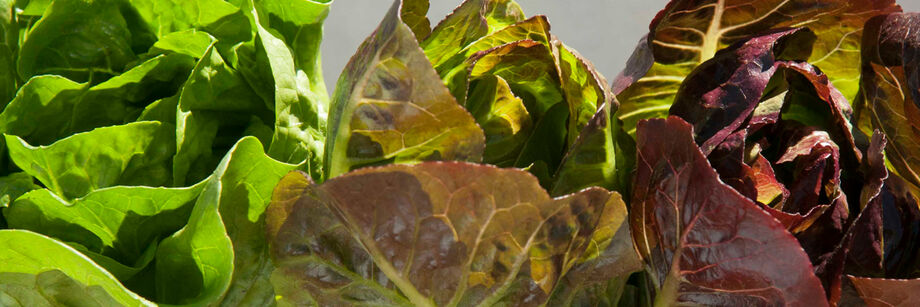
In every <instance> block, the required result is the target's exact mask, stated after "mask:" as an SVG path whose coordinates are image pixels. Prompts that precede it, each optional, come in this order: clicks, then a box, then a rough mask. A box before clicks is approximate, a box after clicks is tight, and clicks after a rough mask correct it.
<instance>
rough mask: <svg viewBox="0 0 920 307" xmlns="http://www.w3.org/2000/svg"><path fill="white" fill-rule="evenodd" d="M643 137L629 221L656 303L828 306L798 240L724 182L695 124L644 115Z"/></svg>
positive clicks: (672, 118) (640, 135)
mask: <svg viewBox="0 0 920 307" xmlns="http://www.w3.org/2000/svg"><path fill="white" fill-rule="evenodd" d="M638 136H639V139H638V142H637V143H638V150H639V161H638V162H637V170H636V179H635V181H634V183H633V196H632V203H631V205H632V211H631V212H630V226H631V228H632V230H633V237H634V238H635V242H636V244H637V246H638V248H639V251H640V253H641V254H643V255H644V258H645V259H646V262H647V263H648V266H649V272H650V273H651V275H652V277H653V280H654V282H655V284H656V286H657V287H658V288H659V291H658V293H657V297H656V298H655V301H656V302H655V303H656V305H659V304H660V306H664V305H674V304H699V305H802V306H824V305H827V301H826V300H825V299H824V297H823V296H822V295H815V293H822V288H821V283H820V282H819V281H818V279H817V278H816V277H815V275H814V273H813V268H812V266H811V263H810V262H809V260H808V257H807V256H806V255H805V253H804V252H803V251H802V249H801V247H800V246H799V243H798V242H797V241H796V240H795V238H794V237H792V235H790V234H789V232H787V231H786V230H785V229H783V225H781V224H780V223H779V222H777V221H776V220H775V219H773V218H772V217H770V216H769V215H768V214H767V213H766V212H764V211H763V210H761V209H760V208H758V207H757V205H756V204H755V203H754V202H752V201H751V200H749V199H747V198H745V197H744V196H742V195H741V194H739V193H738V192H736V191H735V190H734V189H732V188H731V187H729V186H727V185H725V184H724V183H722V182H721V181H719V179H718V174H717V173H716V171H715V170H714V169H713V168H712V167H711V166H710V165H709V163H708V162H707V161H706V158H705V157H704V156H703V153H702V152H701V151H700V149H699V148H698V147H697V146H696V143H695V142H694V141H693V130H692V127H691V126H690V124H688V123H686V122H684V121H683V120H681V119H680V118H677V117H670V118H668V119H667V120H664V119H655V120H649V121H644V122H642V123H640V125H639V130H638ZM777 255H783V256H782V257H777Z"/></svg>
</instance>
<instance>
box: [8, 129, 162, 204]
mask: <svg viewBox="0 0 920 307" xmlns="http://www.w3.org/2000/svg"><path fill="white" fill-rule="evenodd" d="M172 131H173V128H172V125H168V124H161V123H159V122H136V123H131V124H127V125H122V126H112V127H105V128H98V129H95V130H93V131H90V132H84V133H79V134H75V135H73V136H71V137H68V138H65V139H63V140H60V141H58V142H55V143H54V144H51V145H48V146H38V147H33V146H31V145H29V144H28V143H26V142H25V141H23V140H22V139H21V138H19V137H17V136H12V135H5V137H6V143H7V146H8V150H9V154H10V158H12V160H13V162H15V163H16V165H18V166H19V167H20V168H21V169H22V170H23V171H25V172H26V173H27V174H29V175H31V176H34V177H35V178H36V179H38V181H40V182H41V183H42V184H44V185H45V186H46V187H48V188H49V189H50V190H51V191H53V192H54V193H55V194H57V195H59V196H61V197H63V198H65V199H73V198H78V197H81V196H83V195H86V194H87V193H89V192H92V191H94V190H97V189H101V188H105V187H110V186H115V185H146V186H159V185H164V184H167V183H168V182H169V181H168V179H169V177H170V176H169V174H170V168H169V159H170V158H171V157H172V153H173V152H174V150H173V148H174V147H172V146H173V145H172Z"/></svg>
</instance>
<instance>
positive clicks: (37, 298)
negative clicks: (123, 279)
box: [0, 230, 154, 306]
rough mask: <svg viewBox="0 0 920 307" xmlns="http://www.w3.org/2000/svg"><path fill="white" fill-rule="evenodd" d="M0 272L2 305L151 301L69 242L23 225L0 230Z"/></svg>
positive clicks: (142, 304) (133, 302) (129, 303)
mask: <svg viewBox="0 0 920 307" xmlns="http://www.w3.org/2000/svg"><path fill="white" fill-rule="evenodd" d="M0 277H2V278H0V303H2V304H3V305H12V306H17V305H21V306H58V305H72V304H76V305H80V304H84V303H89V302H93V303H94V304H99V305H110V304H119V305H125V306H154V304H153V303H151V302H148V301H147V300H144V299H143V298H141V297H140V296H138V295H137V294H134V293H132V292H131V291H128V289H125V287H124V286H122V285H121V284H120V283H118V281H117V280H115V278H114V277H112V275H111V274H109V273H108V272H106V271H105V270H104V269H103V268H101V267H99V266H98V265H96V264H95V263H93V261H91V260H90V259H89V258H86V256H83V255H81V254H80V253H79V252H77V251H76V250H74V249H73V248H71V247H69V246H67V245H65V244H63V243H61V242H59V241H56V240H53V239H51V238H48V237H46V236H43V235H40V234H36V233H33V232H30V231H26V230H0ZM87 301H89V302H87ZM91 304H92V303H91Z"/></svg>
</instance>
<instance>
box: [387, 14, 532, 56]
mask: <svg viewBox="0 0 920 307" xmlns="http://www.w3.org/2000/svg"><path fill="white" fill-rule="evenodd" d="M417 2H421V1H417ZM403 15H404V16H405V13H403ZM404 18H405V17H404ZM522 20H524V12H523V11H522V10H521V7H520V6H519V5H518V4H517V3H516V2H515V1H513V0H467V1H464V2H463V3H462V4H460V6H458V7H457V8H456V9H454V11H453V12H452V13H451V14H450V15H448V16H447V17H446V18H444V20H442V21H441V22H440V23H438V25H437V26H435V28H434V30H432V31H431V35H428V36H427V38H426V37H423V36H419V37H418V39H419V40H422V39H424V40H423V41H421V47H422V49H424V50H425V55H426V56H428V59H429V60H431V63H432V64H433V65H434V66H435V67H437V66H439V65H440V64H441V63H443V62H444V61H446V60H447V59H449V58H451V57H453V56H455V55H456V54H457V53H458V52H460V51H461V50H463V49H465V48H466V47H467V46H469V45H470V44H472V43H473V42H475V41H476V40H478V39H480V38H482V37H483V36H486V35H489V34H492V33H495V32H496V31H499V30H501V29H504V28H505V27H508V26H510V25H512V24H515V23H517V22H520V21H522ZM524 38H526V36H522V37H520V38H519V39H524ZM486 49H488V47H487V48H486Z"/></svg>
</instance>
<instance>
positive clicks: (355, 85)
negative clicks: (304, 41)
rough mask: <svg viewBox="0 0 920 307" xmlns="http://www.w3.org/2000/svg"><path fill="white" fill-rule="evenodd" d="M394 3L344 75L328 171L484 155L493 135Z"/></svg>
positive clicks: (328, 152) (329, 140)
mask: <svg viewBox="0 0 920 307" xmlns="http://www.w3.org/2000/svg"><path fill="white" fill-rule="evenodd" d="M402 5H403V4H402V1H400V0H397V1H395V2H394V4H393V7H392V8H391V9H390V12H389V13H388V14H387V16H386V17H385V19H384V20H383V22H382V23H381V24H380V26H379V28H378V29H377V31H376V32H374V34H372V35H371V36H370V37H369V38H368V39H367V40H366V41H365V42H364V43H363V44H362V45H361V47H359V50H358V52H357V54H356V55H355V56H354V57H353V58H352V59H351V61H350V62H349V63H348V65H347V66H346V67H345V70H344V72H343V74H342V76H341V78H340V79H339V81H340V82H339V84H338V85H337V87H336V91H335V94H334V97H333V105H332V111H331V113H330V116H329V119H330V120H329V127H330V128H329V130H328V137H327V138H326V142H327V144H326V160H325V163H326V167H325V169H326V170H327V172H326V173H325V174H326V176H327V178H329V177H334V176H337V175H340V174H342V173H345V172H347V171H349V170H351V169H354V168H357V167H360V166H365V165H374V164H380V163H384V162H417V161H423V160H470V161H479V160H480V159H482V151H483V147H484V143H485V137H484V136H483V133H482V130H481V129H479V127H478V126H477V125H476V123H475V122H474V121H473V118H472V116H470V114H469V113H468V112H466V110H464V109H463V107H461V106H460V105H458V104H457V102H456V100H455V99H454V98H453V96H451V95H450V93H449V92H448V91H447V89H446V88H445V87H444V85H443V84H442V83H441V80H440V79H439V78H438V76H437V74H436V73H435V71H434V69H433V68H432V66H431V63H430V62H428V59H427V58H426V57H425V54H424V53H423V52H422V50H421V48H419V45H418V42H417V41H416V37H415V35H414V34H413V32H412V29H410V28H409V26H407V25H406V24H405V23H404V22H403V20H402V19H401V18H400V12H401V11H400V9H401V8H402Z"/></svg>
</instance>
